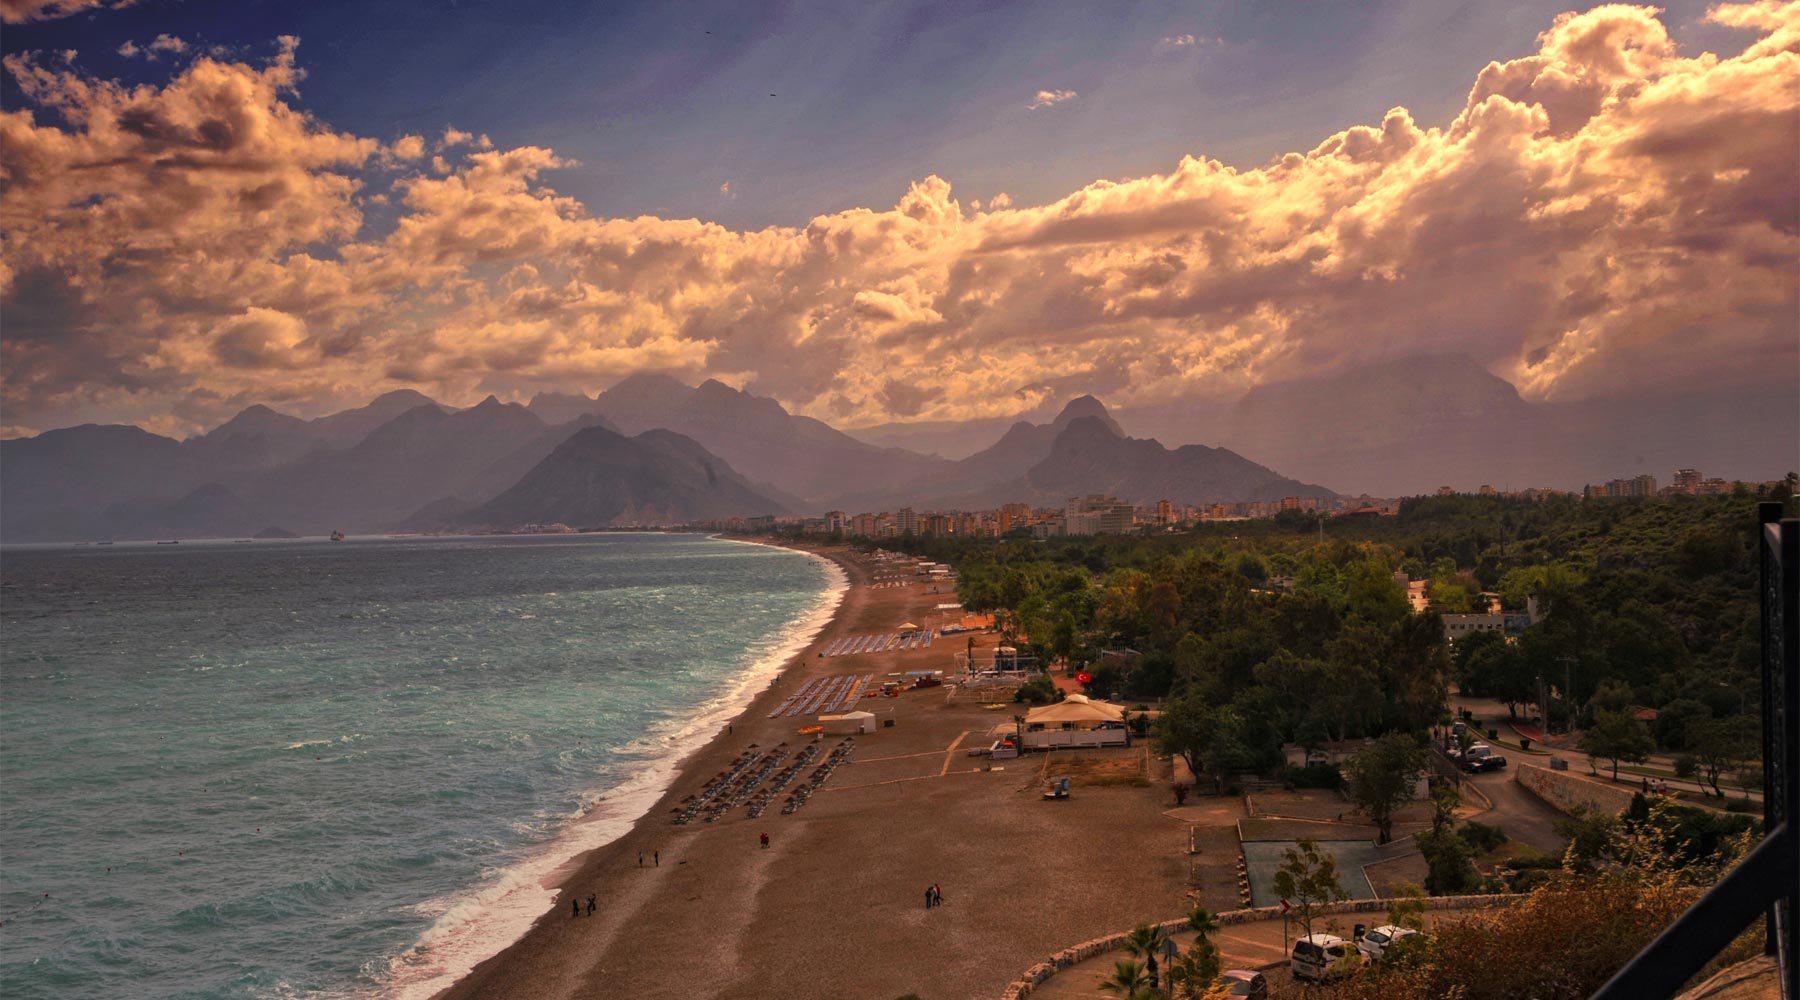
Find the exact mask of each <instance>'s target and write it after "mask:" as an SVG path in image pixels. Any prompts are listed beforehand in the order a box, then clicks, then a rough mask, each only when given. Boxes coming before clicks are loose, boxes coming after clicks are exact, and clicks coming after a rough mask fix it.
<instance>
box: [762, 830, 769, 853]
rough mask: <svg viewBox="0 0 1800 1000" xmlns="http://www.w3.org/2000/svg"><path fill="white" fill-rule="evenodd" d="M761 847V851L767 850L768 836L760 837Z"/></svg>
mask: <svg viewBox="0 0 1800 1000" xmlns="http://www.w3.org/2000/svg"><path fill="white" fill-rule="evenodd" d="M762 845H763V850H765V851H766V850H768V849H769V835H768V834H766V833H765V834H763V835H762Z"/></svg>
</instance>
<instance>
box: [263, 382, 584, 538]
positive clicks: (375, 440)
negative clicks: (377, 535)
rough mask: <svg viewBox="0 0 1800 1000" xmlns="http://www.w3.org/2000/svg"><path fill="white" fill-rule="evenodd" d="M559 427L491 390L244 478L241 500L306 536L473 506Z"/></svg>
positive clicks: (552, 441) (550, 442) (543, 448)
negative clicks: (434, 505)
mask: <svg viewBox="0 0 1800 1000" xmlns="http://www.w3.org/2000/svg"><path fill="white" fill-rule="evenodd" d="M576 429H577V428H565V429H563V430H561V431H557V430H556V429H553V428H550V427H547V426H545V424H544V422H543V421H542V420H539V419H538V418H537V417H535V416H533V415H532V414H531V412H530V411H528V410H526V409H525V407H523V406H520V405H519V404H517V403H502V402H500V401H499V400H498V399H496V398H494V397H493V396H489V397H488V398H486V399H484V400H482V401H481V402H480V403H479V404H478V405H476V406H472V407H470V408H469V409H466V410H454V411H445V410H444V409H442V408H440V407H439V406H437V405H435V404H426V405H423V406H417V407H414V408H412V409H410V410H407V411H406V412H404V413H402V414H400V415H399V416H397V417H395V418H393V419H392V420H389V421H388V422H387V423H384V424H382V425H381V426H379V427H376V428H375V429H374V430H372V431H370V432H369V433H368V434H367V435H366V436H365V437H364V438H363V439H362V440H361V441H359V442H357V444H356V445H355V446H354V447H351V448H348V449H344V450H341V451H316V452H311V453H309V454H307V455H306V456H304V457H303V458H301V459H300V460H299V461H297V462H294V463H291V464H289V465H287V466H284V467H282V468H280V469H278V470H275V471H273V472H271V473H268V474H265V475H262V476H259V477H256V478H254V479H253V480H251V481H250V482H249V483H248V484H246V486H245V487H244V492H245V494H246V496H248V497H249V498H251V499H252V500H254V501H256V502H258V503H260V504H261V505H262V506H263V509H264V510H265V511H267V512H268V515H269V516H268V518H267V520H270V521H274V522H277V523H280V524H285V525H288V526H290V527H293V526H299V527H300V528H301V529H302V530H304V531H307V532H308V533H317V532H320V531H329V530H332V528H333V527H334V526H345V525H348V526H351V527H357V528H370V527H375V528H385V527H390V526H392V525H395V524H398V523H399V522H400V521H402V520H404V519H405V518H406V517H407V516H408V515H410V514H412V513H413V512H414V511H416V510H418V509H419V508H420V507H421V506H423V505H425V504H427V503H430V502H432V501H434V500H438V499H441V498H444V497H461V498H464V499H465V500H468V501H473V502H478V501H481V500H486V499H487V498H489V497H492V496H494V495H495V494H497V493H499V492H500V491H501V490H504V489H506V488H507V487H508V486H511V485H512V484H513V482H515V481H516V480H517V478H518V476H519V475H522V474H523V470H524V469H528V468H530V465H529V464H522V462H521V459H520V457H519V456H520V453H521V452H525V454H524V456H523V458H524V459H526V460H529V458H530V457H531V456H532V454H533V452H534V451H535V454H537V455H547V454H549V452H550V451H551V450H552V449H553V448H554V447H555V446H556V444H557V443H558V442H560V440H561V439H562V438H564V437H567V436H568V434H569V433H572V432H573V431H574V430H576Z"/></svg>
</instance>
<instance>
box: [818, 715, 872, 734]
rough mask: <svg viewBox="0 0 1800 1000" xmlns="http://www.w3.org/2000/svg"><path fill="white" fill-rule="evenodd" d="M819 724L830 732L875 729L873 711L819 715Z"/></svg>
mask: <svg viewBox="0 0 1800 1000" xmlns="http://www.w3.org/2000/svg"><path fill="white" fill-rule="evenodd" d="M819 724H820V725H822V726H824V727H825V728H827V729H830V730H831V731H832V732H843V731H845V730H849V731H852V732H858V733H872V732H874V731H875V713H874V712H845V713H843V714H842V715H821V716H819Z"/></svg>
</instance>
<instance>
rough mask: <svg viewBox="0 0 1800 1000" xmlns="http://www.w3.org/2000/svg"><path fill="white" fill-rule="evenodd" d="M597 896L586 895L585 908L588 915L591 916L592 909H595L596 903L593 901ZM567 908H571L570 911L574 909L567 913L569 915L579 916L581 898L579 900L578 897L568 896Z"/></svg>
mask: <svg viewBox="0 0 1800 1000" xmlns="http://www.w3.org/2000/svg"><path fill="white" fill-rule="evenodd" d="M598 898H599V897H597V896H589V897H588V908H587V912H588V916H590V917H591V916H593V915H594V909H595V907H596V905H597V904H596V903H595V900H597V899H598ZM569 909H571V910H572V911H574V912H572V913H570V914H569V916H571V917H579V916H581V900H579V899H576V898H574V897H570V899H569Z"/></svg>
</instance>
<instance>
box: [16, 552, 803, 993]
mask: <svg viewBox="0 0 1800 1000" xmlns="http://www.w3.org/2000/svg"><path fill="white" fill-rule="evenodd" d="M836 586H837V580H836V579H835V571H834V570H831V569H830V568H828V567H827V566H825V565H823V564H821V563H820V562H819V561H818V560H815V559H812V558H811V557H808V556H804V555H801V554H798V553H794V552H788V551H785V550H780V549H773V548H768V547H763V546H754V545H743V544H737V543H732V542H726V541H720V540H715V539H708V538H704V537H701V536H697V535H685V536H684V535H676V536H663V535H637V534H619V535H586V536H573V537H569V536H534V537H515V538H485V539H472V538H457V539H414V540H385V539H384V540H368V541H363V540H356V539H353V540H351V541H348V542H343V543H330V542H324V541H316V542H312V541H307V542H258V543H254V544H229V543H209V544H194V543H183V544H182V545H180V546H154V545H142V546H127V545H116V546H109V547H99V546H94V547H59V548H9V549H7V550H6V551H5V552H4V554H3V555H0V993H4V994H5V995H6V996H7V997H10V998H29V997H67V996H76V995H85V996H130V997H195V998H199V997H230V998H240V997H271V996H321V995H323V996H367V995H388V996H427V995H429V994H430V993H431V992H432V991H433V990H435V989H437V988H439V987H441V986H443V985H446V984H447V981H448V980H449V978H450V977H452V976H454V975H456V974H457V973H459V972H460V971H463V970H466V969H467V968H468V967H469V966H470V965H471V964H473V963H474V962H475V961H478V960H480V959H481V958H483V957H486V956H487V955H489V954H492V953H493V952H494V951H496V950H498V948H500V947H502V946H503V945H504V944H505V943H507V942H508V941H510V940H512V939H513V938H515V937H516V936H517V935H518V934H519V933H520V932H521V931H522V930H523V929H524V928H525V927H526V926H527V925H528V924H529V922H530V921H531V920H532V919H534V918H536V917H537V916H539V915H541V914H543V913H544V912H546V910H547V909H548V907H549V905H550V902H551V895H550V893H549V892H548V890H547V889H545V888H544V881H545V879H546V878H548V876H549V875H550V874H551V873H552V872H553V871H554V870H555V868H556V866H557V865H558V864H559V863H561V862H563V861H564V860H566V859H567V858H568V857H569V856H571V855H572V854H573V853H575V852H577V851H579V850H582V849H585V848H587V847H592V846H597V845H598V844H600V843H604V842H606V841H607V840H609V839H611V838H613V837H615V836H617V835H618V833H620V832H622V830H623V829H625V828H626V827H627V826H628V825H629V823H630V822H631V820H632V819H634V818H635V817H636V816H637V815H639V814H641V812H642V811H643V810H644V809H645V808H647V806H648V805H649V803H650V802H651V801H653V800H654V798H655V796H656V794H657V793H658V792H659V790H660V789H661V788H662V787H664V786H665V784H666V782H667V780H668V779H669V777H670V776H671V774H672V773H673V761H674V758H675V757H676V756H677V755H678V754H679V753H680V752H681V751H682V750H684V749H687V748H690V746H691V744H692V740H691V739H690V737H692V736H694V735H702V736H710V735H711V733H712V732H713V731H714V728H715V727H716V726H717V725H722V724H723V723H722V720H723V719H724V718H726V717H727V715H728V714H729V713H730V712H731V711H732V709H733V707H734V706H735V705H737V704H741V702H742V701H743V700H744V699H745V698H747V697H748V696H749V694H751V693H753V692H754V691H755V690H758V689H760V688H762V687H763V686H765V685H766V684H767V682H768V678H769V677H770V676H772V674H771V671H772V670H773V669H774V668H775V667H776V666H778V665H779V663H780V661H781V660H782V659H784V658H785V656H786V654H787V653H788V652H789V651H790V650H792V649H793V648H794V647H795V645H796V644H797V643H798V642H800V641H804V639H805V638H807V637H808V636H810V634H811V633H812V632H813V631H815V630H816V628H817V627H818V625H819V624H821V623H822V622H823V617H824V614H826V613H827V612H828V610H829V607H830V605H831V604H832V603H834V597H835V594H836V589H835V588H836Z"/></svg>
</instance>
